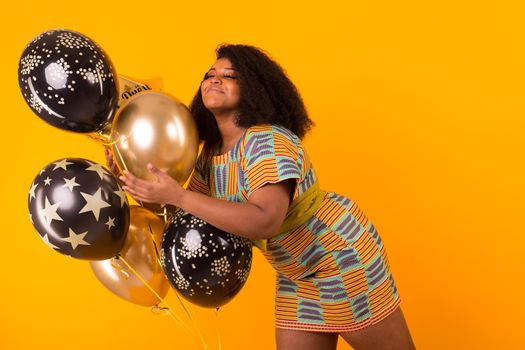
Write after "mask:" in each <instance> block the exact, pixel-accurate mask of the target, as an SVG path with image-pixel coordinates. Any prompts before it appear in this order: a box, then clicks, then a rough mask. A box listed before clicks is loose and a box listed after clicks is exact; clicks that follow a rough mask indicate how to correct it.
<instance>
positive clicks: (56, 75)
mask: <svg viewBox="0 0 525 350" xmlns="http://www.w3.org/2000/svg"><path fill="white" fill-rule="evenodd" d="M18 83H19V85H20V89H21V91H22V95H23V97H24V99H25V101H26V102H27V104H28V105H29V107H31V109H32V110H33V112H34V113H35V114H36V115H37V116H38V117H40V118H41V119H43V120H44V121H45V122H47V123H49V124H51V125H53V126H55V127H57V128H60V129H63V130H68V131H74V132H80V133H90V132H96V131H100V130H101V129H102V128H104V126H105V125H107V124H108V123H109V122H110V121H111V119H112V118H113V116H114V113H115V111H116V108H117V102H118V87H117V83H116V80H115V69H114V67H113V64H112V63H111V61H110V59H109V57H108V56H107V55H106V53H105V52H104V51H103V49H102V48H101V47H100V46H98V45H97V44H96V43H95V42H94V41H92V40H91V39H89V38H88V37H86V36H84V35H82V34H80V33H77V32H74V31H70V30H63V29H57V30H50V31H47V32H44V33H42V34H40V35H38V36H37V37H36V38H34V39H33V40H32V41H31V42H30V43H29V44H27V46H26V48H25V49H24V51H23V53H22V57H21V58H20V61H19V64H18Z"/></svg>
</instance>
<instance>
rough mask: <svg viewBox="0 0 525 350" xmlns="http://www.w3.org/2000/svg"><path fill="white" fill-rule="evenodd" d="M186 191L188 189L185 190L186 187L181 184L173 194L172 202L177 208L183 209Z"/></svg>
mask: <svg viewBox="0 0 525 350" xmlns="http://www.w3.org/2000/svg"><path fill="white" fill-rule="evenodd" d="M186 192H187V190H185V189H184V187H182V186H181V187H180V188H178V189H177V191H175V195H174V196H173V201H172V203H170V204H171V205H173V206H175V207H177V208H181V209H183V206H184V199H185V197H186ZM183 210H184V209H183Z"/></svg>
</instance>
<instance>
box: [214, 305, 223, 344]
mask: <svg viewBox="0 0 525 350" xmlns="http://www.w3.org/2000/svg"><path fill="white" fill-rule="evenodd" d="M215 316H216V321H217V342H218V343H219V350H222V342H221V324H220V319H219V308H216V309H215Z"/></svg>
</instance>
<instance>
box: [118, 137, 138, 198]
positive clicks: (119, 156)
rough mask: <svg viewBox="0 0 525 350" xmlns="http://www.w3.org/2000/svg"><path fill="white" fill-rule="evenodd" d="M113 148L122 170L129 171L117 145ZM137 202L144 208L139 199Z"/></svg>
mask: <svg viewBox="0 0 525 350" xmlns="http://www.w3.org/2000/svg"><path fill="white" fill-rule="evenodd" d="M119 138H120V137H119ZM117 141H119V140H117ZM117 141H115V142H117ZM115 150H116V151H117V156H118V158H119V159H120V162H121V163H122V166H123V167H124V170H126V171H129V170H128V167H127V165H126V162H125V161H124V158H123V157H122V154H120V150H119V149H118V147H115ZM137 202H139V204H140V206H141V207H142V208H145V207H144V203H142V202H141V201H137Z"/></svg>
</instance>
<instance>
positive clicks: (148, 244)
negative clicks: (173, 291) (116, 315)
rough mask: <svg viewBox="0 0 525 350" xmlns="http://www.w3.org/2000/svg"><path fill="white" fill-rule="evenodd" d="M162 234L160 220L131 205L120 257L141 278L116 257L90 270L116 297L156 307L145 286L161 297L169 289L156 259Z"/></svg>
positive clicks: (93, 264)
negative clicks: (127, 228)
mask: <svg viewBox="0 0 525 350" xmlns="http://www.w3.org/2000/svg"><path fill="white" fill-rule="evenodd" d="M163 233H164V222H163V221H162V220H161V219H160V218H159V217H157V216H156V215H155V214H153V213H152V212H150V211H149V210H147V209H144V208H142V207H139V206H132V207H131V208H130V224H129V230H128V235H127V237H126V243H125V245H124V248H123V249H122V251H121V252H120V254H119V255H120V256H121V257H122V258H123V259H124V260H125V261H126V262H127V263H128V264H129V266H130V267H131V268H132V269H133V270H135V272H137V273H138V274H139V275H140V278H139V277H138V276H136V275H135V273H134V272H133V270H131V269H130V268H128V266H127V265H126V263H124V262H123V261H122V260H121V259H117V258H113V259H108V260H102V261H90V265H91V269H92V270H93V272H95V276H97V278H98V280H99V281H100V282H101V283H102V284H103V285H104V286H106V287H107V288H108V289H109V290H110V291H112V292H113V293H114V294H116V295H118V296H119V297H121V298H123V299H125V300H128V301H130V302H132V303H135V304H139V305H144V306H153V305H156V304H158V303H159V302H160V300H159V298H158V297H157V296H156V295H155V294H154V293H153V292H152V291H151V290H150V289H149V288H148V286H149V287H150V288H152V289H153V290H154V291H155V292H156V293H157V294H158V295H159V296H160V297H161V298H164V297H165V296H166V294H167V293H168V290H169V282H168V280H167V279H166V277H165V276H164V272H163V271H162V267H161V266H160V264H159V260H158V252H159V248H160V240H161V238H162V235H163ZM154 242H155V243H154ZM141 278H142V279H143V280H144V281H145V282H146V283H147V284H148V286H146V285H145V283H144V282H143V281H142V280H141Z"/></svg>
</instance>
